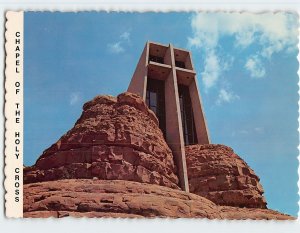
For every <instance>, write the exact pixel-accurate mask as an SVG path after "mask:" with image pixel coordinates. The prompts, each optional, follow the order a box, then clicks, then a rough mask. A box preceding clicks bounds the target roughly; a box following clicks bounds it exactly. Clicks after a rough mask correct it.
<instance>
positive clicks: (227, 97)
mask: <svg viewBox="0 0 300 233" xmlns="http://www.w3.org/2000/svg"><path fill="white" fill-rule="evenodd" d="M239 98H240V97H239V96H238V95H236V94H234V93H233V92H232V91H228V90H225V89H223V88H222V89H221V90H220V92H219V95H218V98H217V101H216V104H217V105H220V104H222V103H230V102H232V101H234V100H237V99H239Z"/></svg>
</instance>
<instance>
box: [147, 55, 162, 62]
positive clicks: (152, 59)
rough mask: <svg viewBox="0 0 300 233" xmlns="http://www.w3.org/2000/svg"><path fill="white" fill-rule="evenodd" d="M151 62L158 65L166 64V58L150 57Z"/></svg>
mask: <svg viewBox="0 0 300 233" xmlns="http://www.w3.org/2000/svg"><path fill="white" fill-rule="evenodd" d="M149 61H153V62H157V63H162V64H164V58H163V57H158V56H152V55H150V56H149Z"/></svg>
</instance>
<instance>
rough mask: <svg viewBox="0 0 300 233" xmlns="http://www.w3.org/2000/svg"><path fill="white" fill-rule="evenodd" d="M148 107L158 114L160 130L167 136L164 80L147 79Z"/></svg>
mask: <svg viewBox="0 0 300 233" xmlns="http://www.w3.org/2000/svg"><path fill="white" fill-rule="evenodd" d="M147 93H149V100H148V101H146V103H147V105H148V107H149V108H150V109H151V110H152V111H153V112H154V113H155V114H156V116H157V118H158V121H159V128H160V129H161V130H162V132H163V133H164V136H165V135H166V112H165V83H164V81H162V80H156V79H152V78H148V79H147Z"/></svg>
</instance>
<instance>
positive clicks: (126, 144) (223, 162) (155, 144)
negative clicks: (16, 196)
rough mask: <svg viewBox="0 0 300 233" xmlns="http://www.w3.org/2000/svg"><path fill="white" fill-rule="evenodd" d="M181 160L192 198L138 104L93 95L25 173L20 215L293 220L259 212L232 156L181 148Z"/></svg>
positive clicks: (252, 187) (250, 181)
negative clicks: (183, 153) (180, 183)
mask: <svg viewBox="0 0 300 233" xmlns="http://www.w3.org/2000/svg"><path fill="white" fill-rule="evenodd" d="M186 157H187V165H188V175H189V182H190V190H191V192H193V193H195V194H193V193H186V192H183V191H180V190H179V187H178V178H177V175H176V167H175V165H174V162H173V155H172V152H171V150H170V149H169V147H168V145H167V144H166V142H165V140H164V138H163V134H162V132H161V130H160V129H159V127H158V120H157V118H156V116H155V115H154V113H153V112H152V111H151V110H149V109H148V107H147V106H146V104H145V103H144V102H143V100H142V99H141V98H140V97H138V96H137V95H134V94H131V93H123V94H121V95H119V96H118V97H117V98H114V97H111V96H98V97H96V98H94V99H93V100H92V101H90V102H88V103H86V104H85V105H84V106H83V113H82V115H81V117H80V119H79V120H78V121H77V122H76V124H75V126H74V127H73V128H72V129H71V130H70V131H68V132H67V133H66V134H65V135H63V136H62V137H61V138H60V139H59V140H58V141H57V142H56V143H55V144H53V145H52V146H51V147H50V148H48V149H47V150H45V151H44V152H43V154H42V155H41V156H40V157H39V159H38V160H37V162H36V164H35V165H33V166H31V167H26V168H24V183H25V185H24V216H25V217H50V216H53V217H66V216H75V217H82V216H84V217H174V218H177V217H198V218H209V219H215V218H217V219H224V218H227V219H247V218H250V219H292V218H291V217H290V216H288V215H284V214H280V213H278V212H276V211H272V210H268V209H264V208H266V202H265V200H264V198H263V196H262V193H263V189H262V187H261V185H260V184H259V178H258V177H257V176H256V175H255V174H254V172H253V171H252V170H251V169H250V168H249V167H248V166H247V164H246V163H245V162H244V161H243V160H242V159H241V158H239V157H238V156H237V155H236V154H234V152H233V150H232V149H230V148H228V147H226V146H221V145H202V146H200V145H195V146H187V147H186ZM196 194H197V195H196ZM200 195H201V196H202V197H201V196H200ZM208 199H210V200H211V201H210V200H208ZM212 201H213V202H212ZM226 205H227V206H226ZM232 206H237V207H232ZM238 207H251V209H249V208H238Z"/></svg>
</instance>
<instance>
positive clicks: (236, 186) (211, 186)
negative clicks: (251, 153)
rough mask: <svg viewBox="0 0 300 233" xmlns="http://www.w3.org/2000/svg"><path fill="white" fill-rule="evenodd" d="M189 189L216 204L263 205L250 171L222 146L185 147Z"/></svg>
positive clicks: (256, 182)
mask: <svg viewBox="0 0 300 233" xmlns="http://www.w3.org/2000/svg"><path fill="white" fill-rule="evenodd" d="M186 159H187V166H188V177H189V185H190V192H192V193H195V194H198V195H201V196H203V197H206V198H207V199H209V200H211V201H213V202H214V203H216V204H218V205H228V206H237V207H250V208H266V205H267V203H266V200H265V198H264V197H263V195H262V194H263V193H264V191H263V188H262V186H261V185H260V183H259V178H258V176H257V175H255V173H254V171H253V170H252V169H251V168H250V167H249V166H248V165H247V164H246V163H245V162H244V161H243V160H242V159H241V158H240V157H239V156H238V155H236V154H235V153H234V152H233V150H232V149H231V148H229V147H227V146H224V145H213V144H210V145H193V146H187V147H186Z"/></svg>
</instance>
